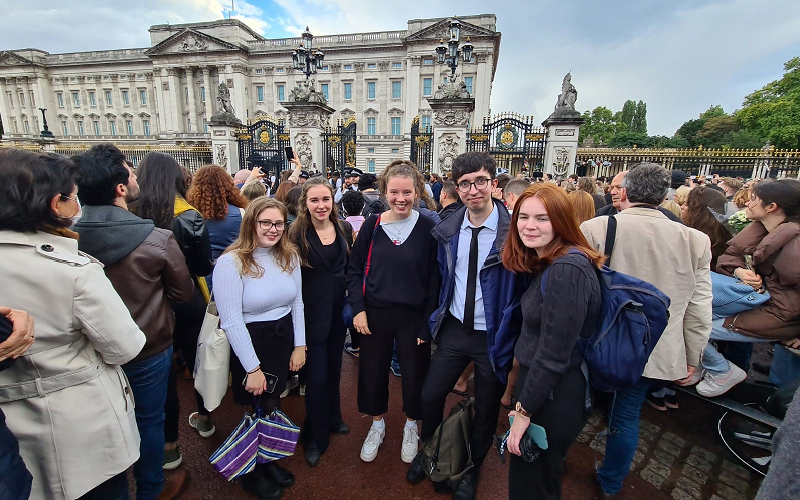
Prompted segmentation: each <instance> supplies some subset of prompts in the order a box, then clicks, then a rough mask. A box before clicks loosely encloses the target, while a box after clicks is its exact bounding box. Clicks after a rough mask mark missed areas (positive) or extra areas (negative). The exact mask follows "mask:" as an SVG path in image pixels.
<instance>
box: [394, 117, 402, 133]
mask: <svg viewBox="0 0 800 500" xmlns="http://www.w3.org/2000/svg"><path fill="white" fill-rule="evenodd" d="M392 135H403V133H402V132H401V131H400V117H399V116H393V117H392Z"/></svg>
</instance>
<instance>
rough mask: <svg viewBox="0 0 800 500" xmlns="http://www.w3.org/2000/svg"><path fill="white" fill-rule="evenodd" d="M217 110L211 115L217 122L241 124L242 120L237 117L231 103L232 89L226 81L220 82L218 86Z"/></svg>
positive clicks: (212, 119)
mask: <svg viewBox="0 0 800 500" xmlns="http://www.w3.org/2000/svg"><path fill="white" fill-rule="evenodd" d="M217 104H218V106H217V112H216V113H215V114H214V116H212V117H211V121H212V122H215V123H225V124H228V125H240V124H241V123H242V120H240V119H238V118H236V114H235V113H234V111H233V105H232V104H231V91H230V90H229V89H228V86H227V85H225V82H220V84H219V87H218V88H217Z"/></svg>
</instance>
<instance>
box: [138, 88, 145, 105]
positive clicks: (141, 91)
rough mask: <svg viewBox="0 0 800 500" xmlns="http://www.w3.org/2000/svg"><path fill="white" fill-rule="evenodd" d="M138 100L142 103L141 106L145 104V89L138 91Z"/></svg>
mask: <svg viewBox="0 0 800 500" xmlns="http://www.w3.org/2000/svg"><path fill="white" fill-rule="evenodd" d="M139 102H140V103H141V104H142V106H147V91H146V90H140V91H139Z"/></svg>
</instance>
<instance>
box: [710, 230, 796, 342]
mask: <svg viewBox="0 0 800 500" xmlns="http://www.w3.org/2000/svg"><path fill="white" fill-rule="evenodd" d="M745 255H752V256H753V264H754V267H755V271H756V273H758V275H759V276H761V279H762V280H763V282H764V286H765V287H766V289H767V291H768V292H769V294H770V299H769V300H768V301H767V302H765V303H764V304H763V305H762V306H761V307H759V308H757V309H753V310H752V311H745V312H743V313H739V314H737V315H736V316H732V317H730V318H725V323H724V326H725V328H728V329H729V330H732V331H734V332H738V333H741V334H744V335H749V336H751V337H759V338H766V339H775V340H781V339H793V338H797V337H800V224H798V223H796V222H784V223H782V224H779V225H778V226H777V227H776V228H775V229H773V230H772V232H769V233H768V232H767V230H766V228H765V227H764V225H763V224H761V223H760V222H752V223H751V224H750V225H748V226H747V227H746V228H744V229H743V230H742V232H740V233H739V234H737V235H736V236H735V237H734V238H733V239H732V240H731V241H730V243H729V245H728V249H727V250H726V251H725V253H724V254H723V255H721V256H720V257H719V260H718V262H717V272H720V273H723V274H727V275H729V276H731V275H733V271H734V270H735V269H736V268H737V267H742V268H744V267H745V262H744V256H745Z"/></svg>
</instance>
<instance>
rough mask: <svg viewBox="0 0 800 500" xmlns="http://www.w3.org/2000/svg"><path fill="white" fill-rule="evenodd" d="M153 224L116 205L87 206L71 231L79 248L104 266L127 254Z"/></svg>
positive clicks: (144, 237) (135, 246) (134, 248)
mask: <svg viewBox="0 0 800 500" xmlns="http://www.w3.org/2000/svg"><path fill="white" fill-rule="evenodd" d="M155 227H156V226H155V224H153V221H151V220H149V219H142V218H140V217H138V216H136V215H134V214H132V213H131V212H129V211H127V210H125V209H124V208H120V207H118V206H116V205H86V206H84V207H83V217H81V220H79V221H78V223H77V224H75V227H74V230H75V231H76V232H77V233H78V234H79V235H80V236H81V238H80V240H78V243H79V248H80V250H81V251H82V252H86V253H88V254H89V255H91V256H92V257H94V258H96V259H97V260H99V261H100V262H102V263H103V265H105V266H111V265H113V264H116V263H117V262H119V261H121V260H122V259H124V258H125V257H127V256H128V255H129V254H130V253H131V252H133V251H134V250H136V248H138V247H139V245H141V244H142V242H143V241H144V240H145V239H146V238H147V237H148V236H149V235H150V233H152V232H153V229H155Z"/></svg>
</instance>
